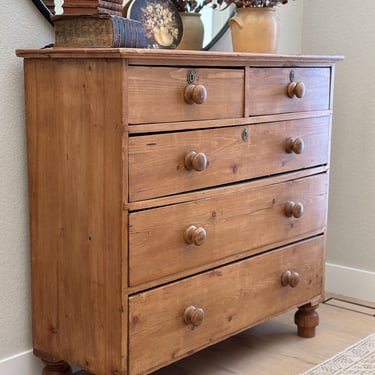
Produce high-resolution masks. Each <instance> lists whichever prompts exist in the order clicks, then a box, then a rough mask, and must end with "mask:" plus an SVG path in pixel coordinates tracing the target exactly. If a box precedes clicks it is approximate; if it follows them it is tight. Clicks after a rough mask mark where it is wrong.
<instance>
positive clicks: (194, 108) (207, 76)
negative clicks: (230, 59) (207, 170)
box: [128, 66, 245, 124]
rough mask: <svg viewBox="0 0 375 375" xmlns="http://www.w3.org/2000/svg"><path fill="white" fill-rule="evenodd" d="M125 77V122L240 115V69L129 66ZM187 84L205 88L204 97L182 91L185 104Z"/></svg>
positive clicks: (242, 75)
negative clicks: (126, 78) (127, 112)
mask: <svg viewBox="0 0 375 375" xmlns="http://www.w3.org/2000/svg"><path fill="white" fill-rule="evenodd" d="M128 77H129V78H128V83H129V87H128V108H129V115H128V119H129V124H140V123H150V122H152V123H155V122H171V121H188V120H207V119H221V118H236V117H243V114H244V87H245V86H244V70H243V69H209V68H198V69H194V68H192V69H185V68H173V67H139V66H129V67H128ZM188 80H190V82H191V83H189V82H188ZM189 85H190V87H191V88H193V86H194V87H195V89H196V90H203V91H205V92H206V99H204V98H203V99H202V97H201V95H200V94H201V93H202V92H198V91H197V97H198V99H196V98H195V97H194V96H193V98H191V95H190V94H188V93H186V95H187V96H188V98H190V99H192V103H191V104H188V103H187V102H186V100H185V99H184V95H185V89H186V88H187V86H189ZM197 86H199V88H197ZM199 98H201V99H199ZM197 100H198V101H199V100H203V103H200V104H197V103H196V101H197Z"/></svg>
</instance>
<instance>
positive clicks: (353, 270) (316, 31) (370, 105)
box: [297, 0, 375, 301]
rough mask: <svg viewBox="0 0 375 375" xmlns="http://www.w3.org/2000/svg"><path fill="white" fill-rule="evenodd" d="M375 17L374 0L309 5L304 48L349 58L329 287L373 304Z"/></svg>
mask: <svg viewBox="0 0 375 375" xmlns="http://www.w3.org/2000/svg"><path fill="white" fill-rule="evenodd" d="M297 1H298V0H297ZM374 19H375V1H374V0H362V1H360V2H359V1H358V2H350V1H349V0H347V1H343V0H329V1H326V0H314V1H312V0H310V1H305V2H304V13H303V20H304V22H303V37H302V41H303V43H302V46H303V47H302V52H303V53H306V54H336V55H337V54H339V55H344V56H345V61H343V62H340V63H338V64H337V69H336V83H335V98H334V117H333V132H332V155H331V181H330V197H329V199H330V203H329V217H328V250H327V251H328V254H327V260H328V262H329V267H328V271H330V272H332V274H331V275H329V274H328V276H329V278H330V279H329V280H328V281H329V283H328V287H329V288H330V290H331V291H337V292H340V293H344V294H352V295H353V294H354V296H356V297H360V298H366V299H371V300H373V301H375V95H374V92H375V72H374V60H375V39H374V32H375V28H374ZM355 275H356V276H355ZM363 278H364V279H363ZM363 280H368V282H367V283H365V284H364V283H363ZM333 289H335V290H333Z"/></svg>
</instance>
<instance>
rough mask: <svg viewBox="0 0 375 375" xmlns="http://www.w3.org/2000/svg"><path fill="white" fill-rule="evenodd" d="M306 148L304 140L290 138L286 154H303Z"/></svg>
mask: <svg viewBox="0 0 375 375" xmlns="http://www.w3.org/2000/svg"><path fill="white" fill-rule="evenodd" d="M304 148H305V142H304V141H303V139H302V138H288V139H287V140H286V148H285V150H286V152H288V153H292V152H294V153H295V154H302V152H303V150H304Z"/></svg>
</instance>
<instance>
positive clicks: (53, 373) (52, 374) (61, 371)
mask: <svg viewBox="0 0 375 375" xmlns="http://www.w3.org/2000/svg"><path fill="white" fill-rule="evenodd" d="M42 361H43V363H44V364H45V367H44V369H43V373H42V375H72V369H71V367H70V366H69V364H68V363H66V362H64V361H48V360H45V359H42Z"/></svg>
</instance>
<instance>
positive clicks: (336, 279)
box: [325, 263, 375, 303]
mask: <svg viewBox="0 0 375 375" xmlns="http://www.w3.org/2000/svg"><path fill="white" fill-rule="evenodd" d="M374 285H375V272H369V271H365V270H361V269H357V268H351V267H345V266H340V265H338V264H331V263H326V285H325V289H326V291H327V292H331V293H335V294H341V295H343V296H346V297H351V298H356V299H361V300H365V301H369V302H374V303H375V288H374V287H373V286H374Z"/></svg>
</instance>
